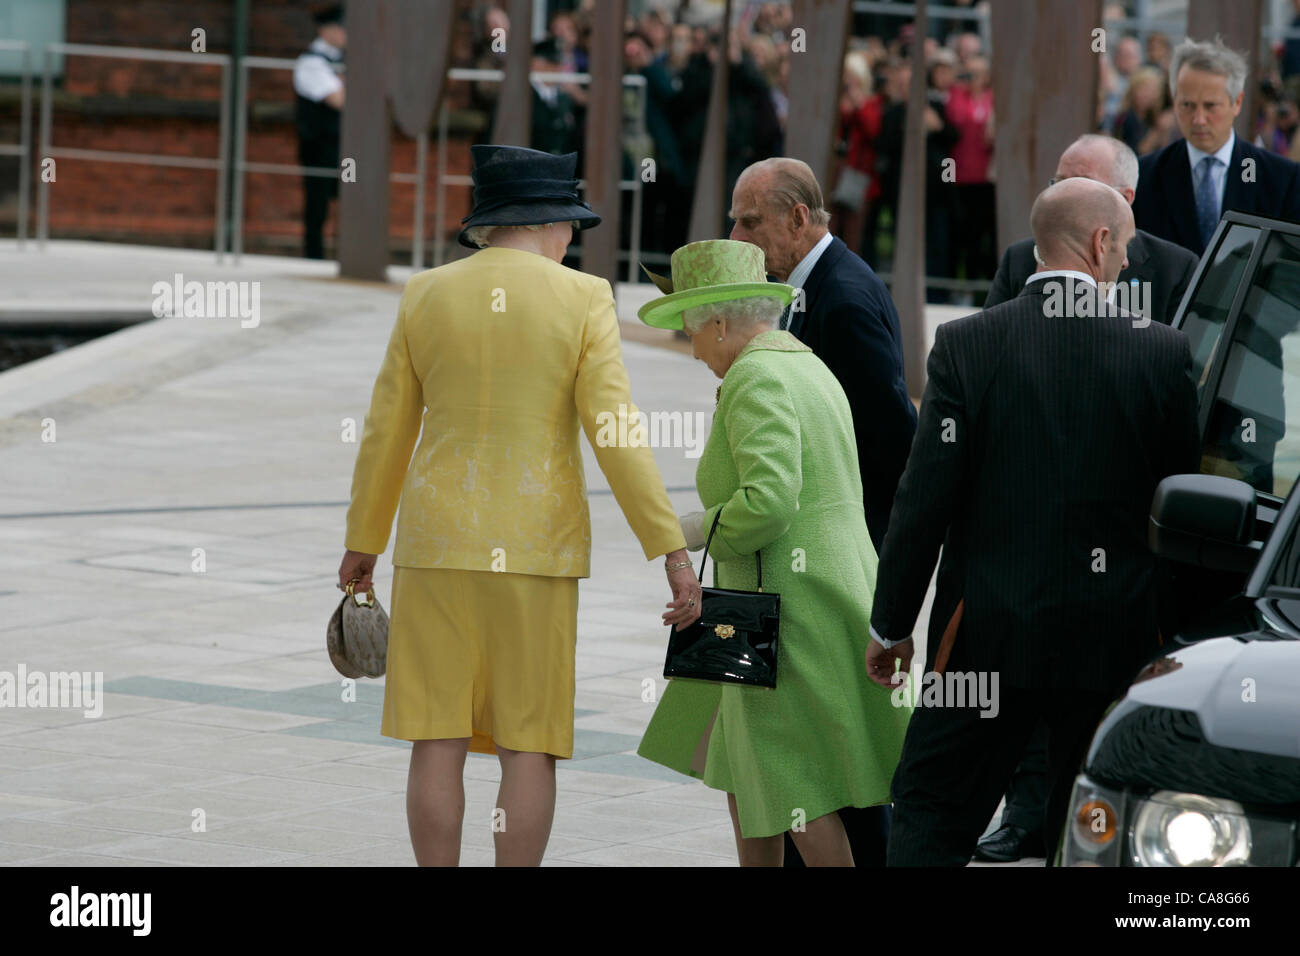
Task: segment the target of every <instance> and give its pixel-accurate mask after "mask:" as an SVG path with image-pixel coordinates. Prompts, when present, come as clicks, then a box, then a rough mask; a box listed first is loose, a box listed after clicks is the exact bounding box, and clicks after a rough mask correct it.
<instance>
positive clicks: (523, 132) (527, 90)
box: [448, 0, 533, 146]
mask: <svg viewBox="0 0 1300 956" xmlns="http://www.w3.org/2000/svg"><path fill="white" fill-rule="evenodd" d="M507 13H508V14H509V16H510V33H509V36H508V37H507V38H506V68H505V69H506V76H505V79H504V80H503V81H502V83H501V89H500V95H499V96H498V97H497V112H496V117H495V118H494V119H493V120H492V142H494V143H505V144H507V145H510V146H528V145H529V139H530V137H531V135H532V128H533V89H532V87H531V86H529V84H528V72H529V70H530V69H531V68H532V63H533V0H510V3H509V6H508V8H507ZM448 36H450V31H448Z"/></svg>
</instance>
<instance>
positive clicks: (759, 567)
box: [700, 508, 763, 591]
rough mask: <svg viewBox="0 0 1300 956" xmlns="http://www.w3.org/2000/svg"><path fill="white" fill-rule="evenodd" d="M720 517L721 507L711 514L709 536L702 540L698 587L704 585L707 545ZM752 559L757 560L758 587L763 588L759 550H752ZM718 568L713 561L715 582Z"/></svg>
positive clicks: (710, 541) (711, 540) (707, 556)
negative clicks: (702, 550)
mask: <svg viewBox="0 0 1300 956" xmlns="http://www.w3.org/2000/svg"><path fill="white" fill-rule="evenodd" d="M721 517H722V509H721V508H719V509H718V513H717V514H715V515H714V516H713V526H712V527H710V528H709V537H708V539H707V540H706V541H705V542H704V557H702V558H700V587H704V566H705V565H706V564H708V563H709V547H710V546H711V545H712V544H713V532H715V531H717V530H718V519H719V518H721ZM754 560H755V561H757V562H758V589H759V590H760V591H761V590H763V555H762V553H761V552H758V551H755V552H754ZM717 578H718V568H717V562H716V561H714V568H713V579H714V582H715V586H716V582H717Z"/></svg>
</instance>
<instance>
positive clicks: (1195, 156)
mask: <svg viewBox="0 0 1300 956" xmlns="http://www.w3.org/2000/svg"><path fill="white" fill-rule="evenodd" d="M1236 142H1237V134H1236V133H1235V132H1232V133H1229V134H1228V139H1227V141H1226V142H1225V143H1224V144H1223V145H1222V146H1220V147H1219V148H1218V149H1217V150H1216V151H1214V152H1213V153H1203V152H1201V151H1200V150H1199V149H1197V148H1196V147H1195V146H1193V145H1192V144H1191V143H1188V144H1187V159H1188V162H1190V163H1191V164H1192V196H1193V197H1194V196H1195V195H1196V187H1197V186H1199V185H1200V184H1201V176H1203V175H1204V171H1203V170H1201V168H1200V165H1201V160H1203V159H1204V158H1205V157H1206V156H1213V157H1214V158H1215V159H1217V160H1218V161H1219V165H1217V166H1215V167H1214V169H1213V171H1212V172H1211V173H1210V177H1211V179H1210V182H1211V184H1213V186H1214V198H1215V202H1216V203H1217V205H1216V207H1215V208H1216V209H1218V210H1219V211H1220V212H1222V211H1223V190H1224V188H1225V187H1226V186H1227V185H1228V167H1229V166H1230V165H1231V164H1232V147H1233V145H1234V144H1235V143H1236Z"/></svg>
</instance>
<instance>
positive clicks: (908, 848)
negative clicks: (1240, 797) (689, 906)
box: [866, 178, 1198, 866]
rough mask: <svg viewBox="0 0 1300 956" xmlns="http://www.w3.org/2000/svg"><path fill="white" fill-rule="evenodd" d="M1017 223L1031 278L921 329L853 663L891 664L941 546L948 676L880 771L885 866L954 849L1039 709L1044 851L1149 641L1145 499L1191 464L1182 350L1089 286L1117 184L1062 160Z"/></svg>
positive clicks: (1180, 340) (1150, 647) (939, 658)
mask: <svg viewBox="0 0 1300 956" xmlns="http://www.w3.org/2000/svg"><path fill="white" fill-rule="evenodd" d="M1030 223H1031V226H1032V229H1033V234H1034V239H1035V241H1036V243H1037V245H1038V249H1039V254H1040V256H1041V257H1042V259H1043V260H1044V263H1045V265H1043V266H1041V267H1040V269H1039V271H1038V272H1037V273H1036V274H1035V275H1034V277H1033V281H1031V282H1029V283H1028V285H1026V287H1025V289H1024V291H1022V292H1021V294H1020V295H1019V296H1018V297H1016V298H1015V299H1012V300H1011V301H1009V302H1004V303H1003V304H1001V305H997V306H994V307H993V308H991V309H987V310H985V311H984V312H981V313H979V314H976V315H973V316H968V317H967V318H964V319H958V320H956V321H954V322H949V323H947V324H945V325H942V326H940V327H939V329H938V332H937V334H936V335H935V341H934V348H933V349H932V351H931V352H930V357H929V361H928V364H927V370H928V373H929V382H928V384H927V386H926V390H925V396H924V398H923V399H922V403H921V420H920V424H919V426H918V428H917V434H916V440H915V442H913V445H912V452H911V455H910V456H909V457H908V461H907V469H906V471H905V472H904V473H903V478H902V481H901V482H900V483H899V487H898V498H897V501H896V502H895V505H894V511H893V514H892V515H891V517H890V523H889V533H888V536H887V537H886V539H885V548H884V553H883V554H882V556H881V561H880V574H879V577H878V579H877V583H876V595H875V602H874V604H873V608H872V615H871V630H872V638H873V639H872V644H871V647H870V649H869V650H868V652H867V661H866V663H867V670H868V672H869V673H870V674H871V676H872V677H873V678H874V679H875V680H876V681H877V682H878V683H880V684H883V685H884V686H895V685H896V677H897V675H896V674H895V665H896V660H897V661H898V662H901V669H902V670H903V671H907V670H909V669H910V667H911V660H912V637H911V634H912V628H913V626H914V625H915V623H916V618H917V614H918V613H919V611H920V609H921V604H922V601H923V600H924V597H925V593H926V589H927V586H928V585H929V582H930V576H931V572H932V571H933V570H934V565H935V560H936V558H937V557H938V555H939V550H940V547H941V546H942V549H943V560H942V562H941V564H940V567H939V577H938V584H937V587H936V593H935V599H934V607H933V610H932V612H931V616H930V640H929V644H928V647H927V660H926V666H925V671H926V674H925V676H924V678H923V682H924V684H928V685H929V686H930V688H931V689H932V688H933V686H934V684H933V681H934V679H935V678H934V675H937V674H942V677H940V678H939V680H940V682H941V683H940V684H939V693H938V694H937V695H935V694H932V693H928V692H927V694H926V696H925V697H924V698H922V702H921V704H923V706H922V705H921V704H918V706H917V707H916V710H915V711H914V712H913V714H912V719H911V722H910V724H909V725H908V729H907V737H906V740H905V742H904V744H903V754H902V758H901V760H900V762H899V765H898V770H897V771H896V772H895V774H894V782H893V787H892V795H893V803H894V815H893V824H892V828H891V831H890V837H889V851H888V862H889V865H891V866H895V865H902V866H908V865H955V866H963V865H965V864H966V863H968V862H969V861H970V858H971V853H972V851H973V850H974V849H975V842H976V840H977V838H978V837H979V835H980V832H981V831H982V830H983V828H984V826H985V824H986V823H987V821H988V820H989V818H990V817H991V816H992V814H993V811H994V810H995V809H996V807H997V804H998V799H999V797H1000V796H1001V794H1002V791H1003V790H1004V789H1005V787H1006V784H1007V780H1008V778H1009V777H1010V775H1011V771H1012V769H1013V768H1014V767H1015V764H1016V762H1017V760H1018V759H1019V757H1020V754H1021V752H1022V751H1023V749H1024V747H1025V744H1026V742H1027V741H1028V739H1029V736H1030V734H1031V733H1032V732H1033V730H1034V728H1035V726H1036V725H1037V724H1038V722H1039V721H1040V720H1045V721H1046V722H1047V725H1048V764H1049V768H1050V780H1051V791H1050V797H1049V800H1048V809H1047V814H1046V817H1045V821H1044V828H1045V830H1046V831H1047V833H1048V838H1049V846H1048V850H1049V852H1051V850H1052V846H1053V845H1054V844H1055V842H1056V840H1057V839H1058V838H1059V835H1060V832H1061V828H1062V825H1063V822H1064V816H1065V813H1066V805H1067V801H1068V798H1069V793H1070V787H1071V784H1072V782H1073V778H1074V775H1075V773H1076V772H1077V770H1078V766H1079V763H1080V760H1081V759H1082V757H1083V754H1084V751H1085V749H1086V747H1087V744H1088V741H1089V739H1090V738H1091V735H1092V732H1093V729H1094V727H1095V725H1096V722H1097V720H1098V719H1099V718H1100V717H1101V715H1102V713H1103V711H1104V709H1105V708H1106V706H1107V704H1108V703H1109V702H1110V701H1111V700H1112V699H1113V697H1114V696H1115V695H1116V694H1117V693H1119V692H1120V691H1121V690H1122V688H1123V687H1124V686H1125V685H1126V684H1127V682H1128V681H1129V680H1130V679H1131V678H1132V676H1133V675H1134V674H1135V673H1136V672H1137V671H1138V670H1139V669H1140V668H1141V666H1142V664H1143V663H1144V662H1145V660H1146V658H1147V657H1148V656H1149V655H1150V654H1152V653H1153V652H1155V651H1156V650H1157V648H1158V637H1157V620H1156V606H1155V601H1154V598H1153V583H1154V577H1155V567H1156V565H1155V558H1154V556H1153V555H1152V554H1151V553H1150V552H1149V551H1148V550H1147V548H1146V523H1147V511H1148V509H1149V508H1150V505H1151V496H1152V494H1153V493H1154V491H1155V487H1156V485H1157V484H1158V483H1159V481H1160V480H1161V479H1162V478H1164V477H1165V476H1166V475H1170V474H1174V473H1176V472H1184V471H1191V470H1194V469H1195V467H1196V463H1197V452H1198V444H1197V432H1196V393H1195V386H1194V384H1193V382H1192V378H1191V352H1190V349H1189V348H1188V344H1187V340H1186V338H1185V337H1184V336H1183V334H1182V333H1181V332H1178V331H1175V330H1174V329H1171V328H1168V327H1166V326H1164V325H1161V324H1159V323H1155V322H1151V323H1145V324H1143V323H1141V322H1140V320H1137V319H1136V318H1135V317H1133V316H1131V315H1129V314H1127V313H1124V314H1116V313H1115V311H1114V310H1113V309H1109V308H1108V307H1107V306H1106V303H1105V302H1104V300H1103V299H1102V297H1101V295H1100V294H1099V293H1098V284H1099V283H1102V282H1113V281H1114V280H1115V279H1116V278H1117V277H1118V275H1119V273H1120V270H1121V269H1122V268H1123V266H1124V261H1125V247H1126V246H1127V244H1128V241H1129V240H1130V239H1131V238H1132V236H1133V229H1134V227H1133V216H1132V212H1131V211H1130V209H1129V206H1128V204H1127V203H1126V202H1125V201H1124V199H1123V197H1121V196H1120V195H1119V193H1117V192H1116V191H1115V190H1114V189H1112V188H1110V187H1109V186H1105V185H1103V184H1101V183H1097V182H1093V181H1092V180H1089V179H1082V178H1074V179H1067V180H1065V181H1063V182H1060V183H1057V184H1056V185H1054V186H1050V187H1048V189H1046V190H1045V191H1044V192H1043V193H1042V194H1041V195H1040V196H1039V197H1038V199H1037V200H1036V201H1035V203H1034V206H1033V210H1032V211H1031V214H1030ZM972 683H978V685H979V687H980V688H981V691H983V690H985V689H987V688H991V694H989V695H988V698H989V699H987V700H986V698H985V695H984V694H983V693H981V694H980V695H979V705H978V706H976V705H975V703H974V702H973V701H972V700H971V699H970V698H969V697H968V696H965V695H963V694H960V693H958V692H956V691H957V689H958V688H959V687H960V688H962V689H966V688H969V687H970V685H971V684H972ZM899 689H900V690H902V689H904V688H901V687H900V688H899Z"/></svg>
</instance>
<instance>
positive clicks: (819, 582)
mask: <svg viewBox="0 0 1300 956" xmlns="http://www.w3.org/2000/svg"><path fill="white" fill-rule="evenodd" d="M859 475H860V473H859V470H858V458H857V450H856V444H855V442H854V437H853V420H852V417H851V415H850V412H849V404H848V400H847V399H846V398H845V396H844V390H843V389H842V388H841V387H840V384H839V382H838V381H836V379H835V376H834V375H833V374H831V371H830V369H828V368H827V367H826V366H825V364H823V363H822V361H821V360H820V359H819V358H817V357H816V356H815V355H813V353H812V351H811V350H810V349H809V348H808V347H807V346H805V345H803V344H802V343H800V342H799V341H798V340H797V339H796V338H795V337H794V336H792V335H790V333H788V332H778V331H772V332H763V333H760V334H759V335H757V336H755V337H754V338H753V339H752V340H751V341H750V343H749V344H748V345H747V346H746V347H745V349H744V351H742V352H741V353H740V356H739V357H738V358H737V359H736V361H735V362H734V363H733V364H732V366H731V368H730V369H729V370H728V371H727V374H726V377H725V378H724V379H723V380H722V386H721V387H720V388H719V390H718V409H717V411H716V412H715V413H714V417H713V430H712V432H711V434H710V435H709V440H708V443H707V444H706V445H705V448H704V452H703V453H702V455H701V456H700V462H699V466H698V470H697V472H696V485H697V488H698V490H699V493H700V500H701V501H702V502H703V503H704V506H705V508H706V514H707V516H706V519H705V522H704V527H705V529H706V532H707V529H708V528H709V527H711V526H712V524H713V518H714V515H716V514H717V513H718V512H719V510H721V513H722V517H721V520H720V521H719V523H718V530H717V533H716V534H715V535H714V537H713V544H712V547H711V548H710V552H709V554H710V559H711V560H715V561H716V573H715V579H716V580H715V581H714V582H706V583H716V585H717V586H718V587H726V588H738V589H741V590H754V588H755V587H756V585H757V578H756V574H755V561H754V553H755V552H756V551H758V550H760V549H761V551H762V555H763V589H764V590H765V591H776V592H778V593H779V594H780V595H781V638H780V643H779V645H778V651H777V654H778V657H777V679H776V684H777V686H776V689H775V690H768V689H764V688H756V687H738V686H735V685H719V684H712V683H706V682H701V681H682V680H676V681H671V682H670V683H669V686H668V688H667V690H666V691H665V692H664V695H663V697H662V699H661V700H660V702H659V705H658V707H657V708H656V710H655V714H654V717H653V718H652V719H651V721H650V726H649V727H648V728H647V730H646V734H645V737H644V738H643V739H642V741H641V746H640V748H638V751H637V752H638V753H640V754H641V756H643V757H646V758H648V759H650V760H653V761H655V762H657V763H661V764H664V765H665V766H668V767H671V768H673V769H674V770H678V771H680V772H682V773H686V774H690V775H691V776H695V777H702V778H703V780H704V782H705V783H706V784H707V785H709V786H710V787H715V788H717V789H719V790H725V791H727V792H729V793H734V794H735V796H736V806H737V810H738V812H739V816H740V829H741V833H742V834H743V835H744V836H746V837H764V836H774V835H776V834H779V833H783V832H785V831H786V830H789V829H790V828H791V827H792V826H794V825H796V824H798V823H800V822H801V821H809V820H815V819H816V818H817V817H820V816H823V815H824V814H827V813H831V812H832V811H835V810H838V809H840V808H841V807H867V806H874V805H876V804H880V803H887V802H888V801H889V782H890V779H891V778H892V777H893V774H894V767H895V766H896V765H897V763H898V758H899V755H900V753H901V751H902V745H903V733H904V731H905V729H906V727H907V720H908V717H909V716H910V711H909V710H908V709H907V708H904V707H895V706H894V704H893V701H892V700H891V694H890V691H888V690H886V689H885V688H883V687H880V686H878V685H876V684H874V683H872V682H871V681H870V680H869V679H868V678H867V675H866V664H865V658H866V650H867V644H868V641H869V640H870V634H869V631H868V624H869V621H870V619H871V595H872V592H873V591H874V589H875V583H876V553H875V550H874V549H873V548H872V545H871V539H870V537H869V536H868V534H867V525H866V518H865V515H864V513H863V510H862V480H861V478H860V476H859ZM715 715H716V718H715ZM710 726H711V728H712V732H711V733H709V731H710ZM705 734H709V737H708V740H707V744H702V739H703V738H704V736H705Z"/></svg>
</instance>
